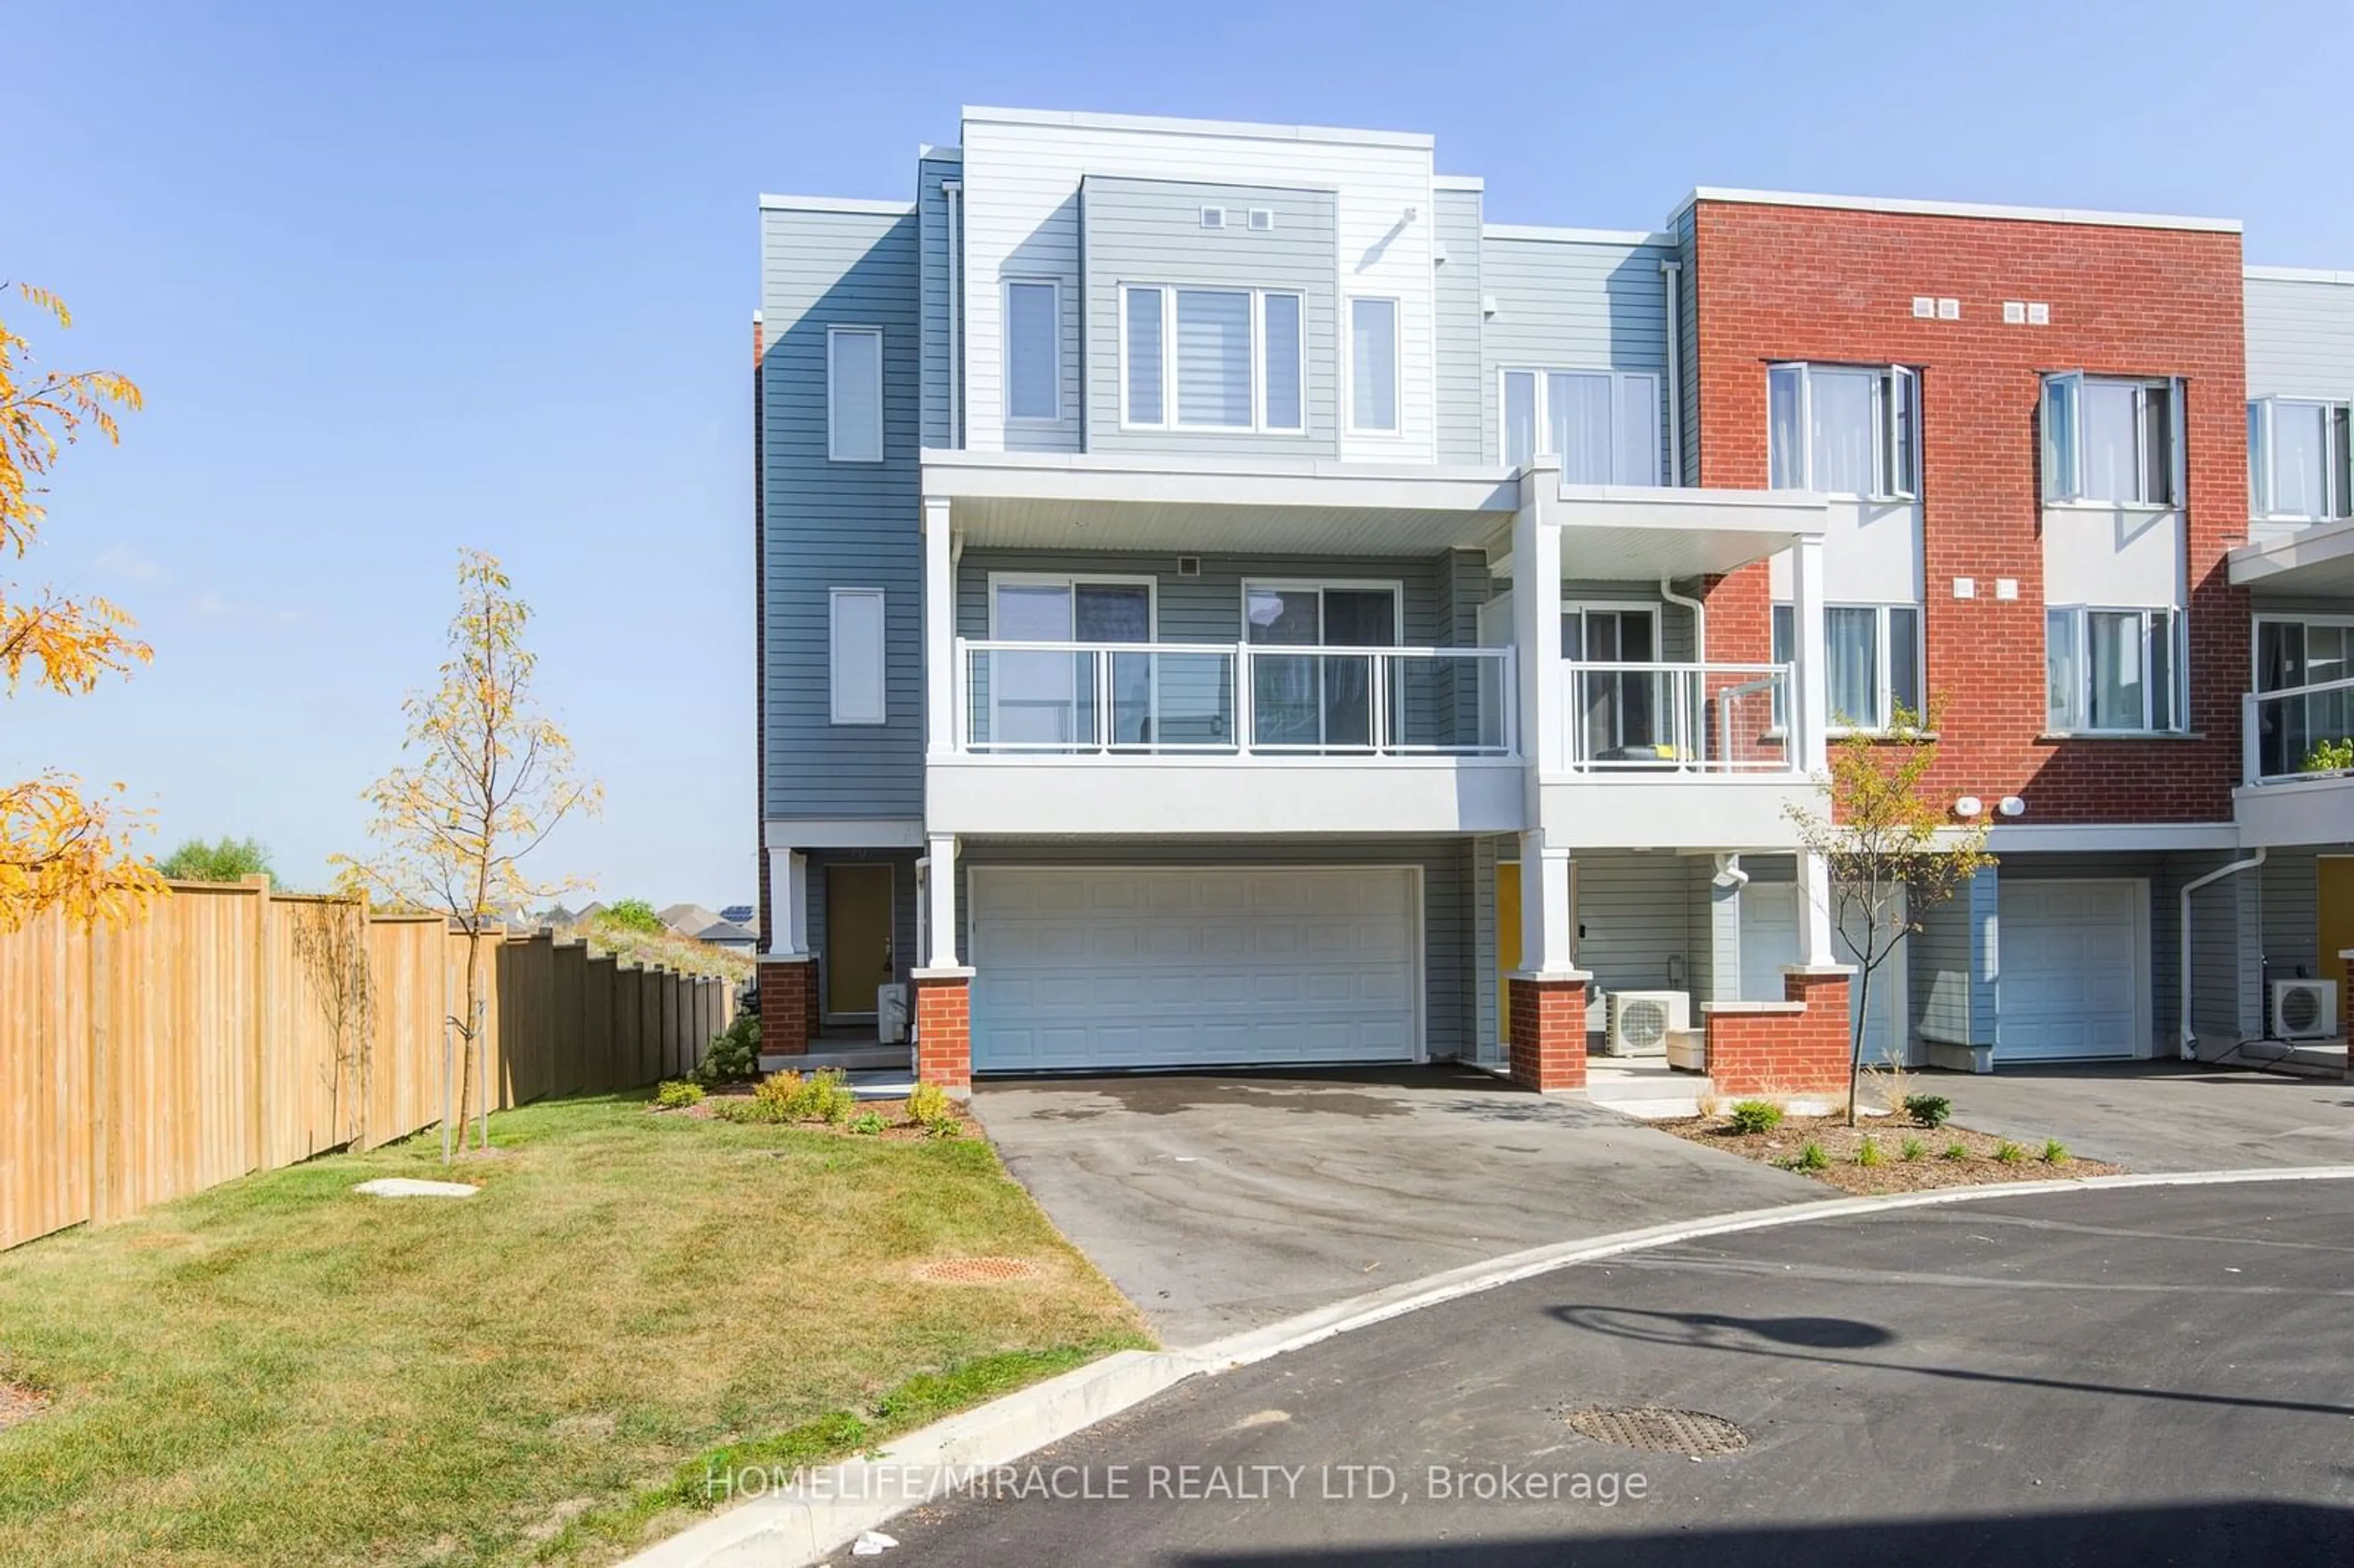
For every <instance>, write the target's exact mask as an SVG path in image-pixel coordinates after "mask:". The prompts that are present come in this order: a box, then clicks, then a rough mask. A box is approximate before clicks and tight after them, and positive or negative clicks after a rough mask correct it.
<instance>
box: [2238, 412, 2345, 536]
mask: <svg viewBox="0 0 2354 1568" xmlns="http://www.w3.org/2000/svg"><path fill="white" fill-rule="evenodd" d="M2276 408H2318V409H2320V410H2321V427H2322V429H2321V444H2322V480H2321V488H2322V503H2321V505H2322V509H2321V510H2320V511H2319V512H2283V511H2281V510H2280V509H2279V506H2278V498H2279V486H2278V480H2279V475H2280V464H2279V449H2278V444H2277V442H2276V440H2275V431H2276V429H2277V428H2278V425H2277V421H2276V420H2275V419H2274V409H2276ZM2349 441H2354V411H2349V407H2348V405H2346V404H2345V403H2343V402H2336V401H2332V400H2331V399H2329V398H2327V397H2251V398H2249V399H2248V511H2249V513H2250V514H2251V515H2253V516H2256V517H2262V518H2270V519H2275V520H2278V521H2281V522H2286V523H2327V522H2332V521H2334V520H2336V519H2338V518H2340V517H2345V516H2348V515H2349V514H2354V494H2349V491H2354V484H2349V482H2348V480H2349V474H2348V467H2349V465H2348V458H2349V453H2348V451H2347V447H2348V443H2349Z"/></svg>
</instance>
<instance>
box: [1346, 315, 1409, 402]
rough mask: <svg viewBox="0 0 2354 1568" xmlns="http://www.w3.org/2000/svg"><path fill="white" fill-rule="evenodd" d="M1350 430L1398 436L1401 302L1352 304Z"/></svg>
mask: <svg viewBox="0 0 2354 1568" xmlns="http://www.w3.org/2000/svg"><path fill="white" fill-rule="evenodd" d="M1349 429H1352V430H1354V431H1358V432H1360V433H1363V434H1368V435H1384V436H1394V435H1395V434H1397V432H1398V302H1396V301H1395V300H1384V299H1373V298H1357V299H1352V300H1351V301H1350V302H1349Z"/></svg>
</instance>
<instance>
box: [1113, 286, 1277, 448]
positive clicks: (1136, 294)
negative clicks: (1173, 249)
mask: <svg viewBox="0 0 2354 1568" xmlns="http://www.w3.org/2000/svg"><path fill="white" fill-rule="evenodd" d="M1120 312H1121V325H1120V340H1121V345H1122V358H1123V360H1124V364H1123V366H1122V367H1121V372H1120V397H1121V401H1122V408H1121V410H1120V423H1121V424H1122V425H1123V426H1125V427H1127V428H1128V429H1171V428H1172V427H1173V428H1177V429H1208V430H1259V431H1264V432H1267V433H1269V434H1276V435H1296V434H1299V432H1301V431H1303V430H1304V429H1306V428H1307V423H1306V403H1307V399H1306V397H1305V395H1304V387H1305V385H1306V376H1305V373H1304V369H1303V366H1302V363H1301V358H1300V354H1301V344H1302V339H1303V337H1304V335H1305V319H1304V318H1305V315H1306V309H1305V302H1304V301H1303V300H1302V298H1301V297H1300V296H1299V295H1298V294H1294V293H1278V292H1272V291H1266V290H1252V289H1187V288H1179V287H1174V286H1168V285H1162V284H1159V283H1131V284H1128V285H1125V286H1124V287H1122V288H1121V290H1120ZM1172 330H1173V334H1174V349H1173V352H1172V350H1171V348H1170V347H1169V346H1168V345H1169V344H1170V341H1171V334H1172ZM1172 411H1173V413H1174V416H1175V417H1174V418H1173V420H1172V418H1171V415H1172Z"/></svg>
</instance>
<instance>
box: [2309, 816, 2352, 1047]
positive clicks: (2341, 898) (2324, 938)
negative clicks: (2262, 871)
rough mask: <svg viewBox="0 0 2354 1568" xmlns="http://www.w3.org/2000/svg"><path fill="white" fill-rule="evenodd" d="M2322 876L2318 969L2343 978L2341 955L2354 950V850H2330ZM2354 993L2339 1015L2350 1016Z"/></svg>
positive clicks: (2329, 977)
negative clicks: (2349, 852) (2342, 852)
mask: <svg viewBox="0 0 2354 1568" xmlns="http://www.w3.org/2000/svg"><path fill="white" fill-rule="evenodd" d="M2317 874H2318V875H2319V877H2320V879H2321V887H2320V894H2321V965H2320V967H2319V968H2318V969H2315V970H2314V973H2316V974H2317V975H2319V976H2320V977H2321V978H2322V979H2324V980H2342V979H2343V978H2344V977H2345V973H2346V962H2345V960H2344V959H2340V958H2339V957H2338V954H2340V953H2343V952H2349V951H2354V854H2326V855H2323V856H2322V857H2321V867H2320V870H2319V872H2318V873H2317ZM2349 1007H2354V997H2347V998H2343V999H2341V1000H2340V1001H2339V1002H2338V1016H2339V1017H2341V1018H2343V1017H2345V1016H2347V1009H2348V1008H2349Z"/></svg>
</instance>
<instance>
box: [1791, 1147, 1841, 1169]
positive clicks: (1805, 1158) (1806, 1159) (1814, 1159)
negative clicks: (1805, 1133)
mask: <svg viewBox="0 0 2354 1568" xmlns="http://www.w3.org/2000/svg"><path fill="white" fill-rule="evenodd" d="M1830 1166H1831V1157H1830V1156H1829V1155H1828V1154H1825V1153H1824V1152H1823V1146H1822V1145H1821V1144H1819V1143H1817V1142H1815V1141H1813V1140H1812V1139H1808V1143H1807V1146H1806V1147H1805V1148H1804V1149H1801V1150H1798V1157H1797V1159H1796V1160H1791V1161H1790V1169H1791V1170H1793V1171H1828V1170H1829V1169H1830Z"/></svg>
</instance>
